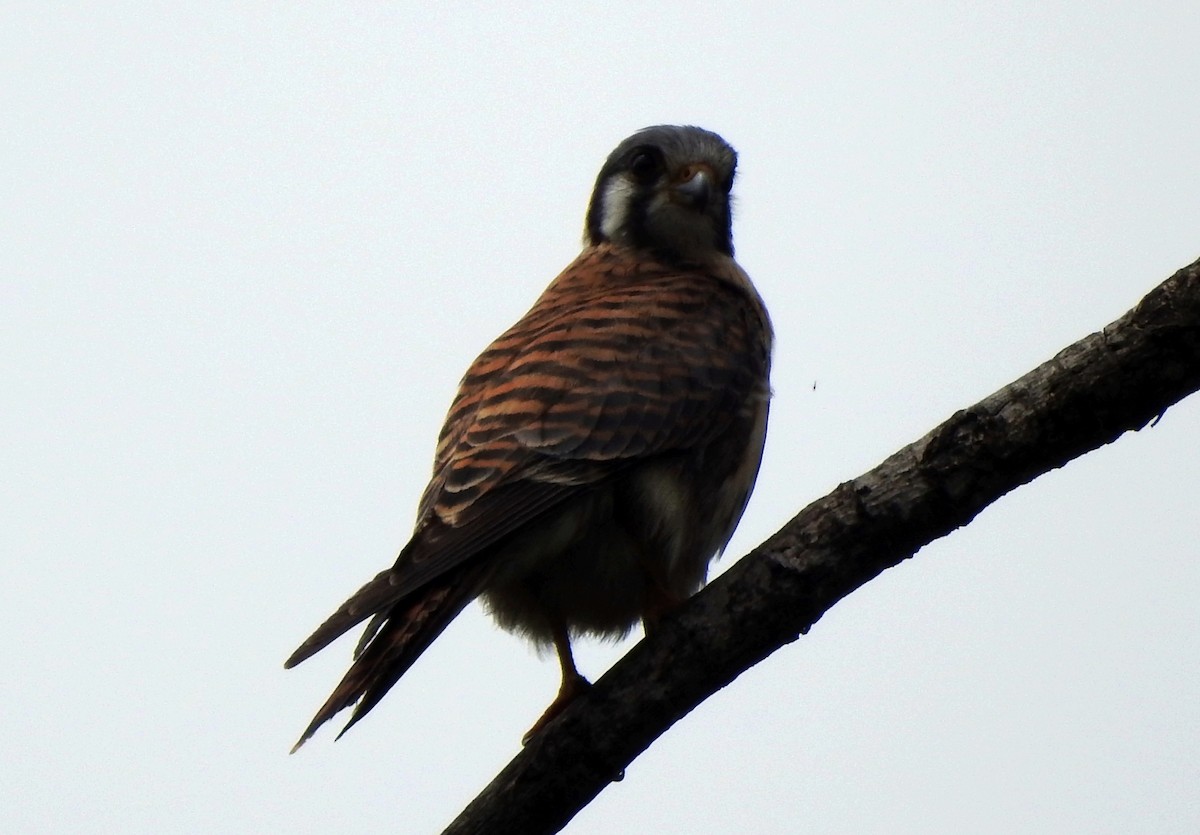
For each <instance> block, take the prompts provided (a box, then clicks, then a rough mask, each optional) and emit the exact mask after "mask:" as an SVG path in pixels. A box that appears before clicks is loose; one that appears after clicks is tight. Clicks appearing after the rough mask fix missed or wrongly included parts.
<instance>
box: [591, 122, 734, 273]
mask: <svg viewBox="0 0 1200 835" xmlns="http://www.w3.org/2000/svg"><path fill="white" fill-rule="evenodd" d="M736 167H737V153H736V152H735V151H734V150H733V148H731V147H730V146H729V144H728V143H727V142H726V141H725V140H724V139H722V138H721V137H719V136H717V134H715V133H712V132H711V131H707V130H704V129H702V128H696V127H690V126H685V127H680V126H675V125H660V126H658V127H652V128H644V129H643V130H640V131H638V132H637V133H635V134H634V135H633V136H630V137H629V138H628V139H626V140H625V141H624V142H622V143H621V144H620V145H618V146H617V147H616V149H615V150H614V151H613V152H612V153H611V154H609V157H608V159H607V160H606V161H605V163H604V167H603V168H601V169H600V175H599V176H598V177H597V178H596V188H595V190H594V191H593V192H592V200H591V204H590V205H589V207H588V213H587V226H586V230H585V234H584V241H585V243H587V244H589V245H596V244H601V243H606V242H611V243H615V244H620V245H624V246H630V247H634V248H638V249H645V250H650V251H652V252H653V253H654V254H655V255H656V256H658V257H662V258H666V259H669V260H672V261H690V262H703V261H706V260H708V259H709V258H711V257H712V256H713V255H715V254H718V253H719V254H722V255H733V234H732V228H731V224H732V216H731V213H730V206H729V202H730V197H729V192H730V189H732V187H733V175H734V170H735V168H736Z"/></svg>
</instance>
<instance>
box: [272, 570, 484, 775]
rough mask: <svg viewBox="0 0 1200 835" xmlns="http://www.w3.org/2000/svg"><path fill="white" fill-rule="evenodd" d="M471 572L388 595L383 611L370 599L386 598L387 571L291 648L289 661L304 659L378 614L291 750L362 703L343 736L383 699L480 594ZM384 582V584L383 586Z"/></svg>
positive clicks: (388, 584)
mask: <svg viewBox="0 0 1200 835" xmlns="http://www.w3.org/2000/svg"><path fill="white" fill-rule="evenodd" d="M467 573H468V572H466V571H463V570H459V571H452V572H450V573H449V574H448V575H446V576H444V577H442V578H439V579H438V580H437V581H435V582H433V583H429V584H428V585H425V586H423V587H422V588H420V589H418V590H417V591H415V592H412V593H411V594H409V595H407V596H406V597H404V598H403V599H401V600H398V601H395V602H391V601H389V602H390V603H391V605H390V606H389V605H387V604H386V603H385V604H384V605H385V606H387V608H386V609H384V610H383V611H380V610H379V608H378V607H376V608H374V609H372V608H371V606H370V604H371V603H372V602H376V601H378V600H379V599H381V598H382V597H383V593H384V591H385V590H386V588H394V587H392V586H391V583H390V582H389V579H388V577H387V576H386V575H388V574H389V572H387V571H385V572H383V573H382V574H380V575H379V576H377V577H376V578H375V579H374V580H372V581H371V582H370V583H367V584H366V585H365V586H363V587H362V588H361V589H360V590H359V591H358V593H356V594H355V595H354V597H352V598H350V600H348V601H347V602H346V603H345V604H344V605H343V606H342V607H341V609H339V610H338V611H337V612H335V613H334V614H333V616H332V617H330V618H329V620H327V621H325V623H323V624H322V625H321V626H320V627H319V628H318V629H317V631H316V632H314V633H313V635H312V637H310V638H309V639H308V640H307V641H305V642H304V643H303V644H302V645H301V646H300V648H299V649H297V650H296V652H295V653H293V654H292V657H291V658H289V659H288V660H287V662H286V663H285V664H284V666H285V667H293V666H295V665H296V664H299V663H300V662H301V661H303V660H304V659H306V658H308V657H309V656H311V655H312V654H313V653H315V652H317V651H318V650H320V649H321V648H323V647H325V646H327V645H328V644H329V643H330V642H332V641H333V640H334V639H335V638H337V637H338V636H339V635H341V634H342V633H344V632H345V631H347V630H348V629H350V628H352V627H353V626H354V625H355V624H357V623H360V622H361V621H363V620H365V619H366V618H367V617H369V616H370V615H372V614H374V615H375V619H374V620H373V621H372V622H371V625H370V627H369V628H368V630H367V633H366V634H365V635H364V636H363V640H362V641H360V642H359V647H358V649H357V650H356V652H355V660H354V663H353V664H352V665H351V666H350V669H349V670H348V671H347V672H346V675H345V676H343V678H342V680H341V682H339V683H338V686H337V687H336V688H334V691H333V693H332V694H331V695H330V696H329V698H328V699H327V700H326V701H325V704H323V705H322V706H321V709H320V710H318V711H317V715H316V716H314V717H313V720H312V722H311V723H309V725H308V727H307V728H306V729H305V730H304V733H303V734H302V735H301V736H300V739H299V740H298V741H297V742H296V744H295V745H294V746H293V747H292V753H295V752H296V751H297V750H298V749H299V748H300V746H301V745H303V744H304V743H305V742H306V741H307V740H308V739H309V737H311V736H312V735H313V734H314V733H315V732H316V730H317V728H319V727H321V725H323V724H325V723H326V722H328V721H329V720H330V719H332V718H333V717H334V716H335V715H336V714H337V713H339V712H341V711H342V710H344V709H345V708H348V707H350V706H351V705H355V704H357V707H355V710H354V714H353V715H352V716H351V717H350V721H349V722H347V723H346V726H345V727H344V728H342V730H341V732H340V733H338V739H340V738H341V737H342V734H344V733H346V731H348V730H350V728H351V727H352V726H353V725H354V724H355V723H357V722H358V721H359V720H360V719H362V718H363V717H364V716H366V715H367V714H368V713H369V712H370V711H371V708H373V707H375V705H376V704H378V703H379V700H380V699H382V698H383V696H384V694H385V693H387V691H388V690H390V689H391V688H392V685H394V684H395V683H396V682H397V681H399V680H400V677H401V676H402V675H404V673H406V672H407V671H408V669H409V668H410V667H411V666H412V665H413V663H414V662H415V661H416V660H417V658H419V657H420V655H421V653H423V652H424V651H425V650H426V649H428V647H429V645H430V644H431V643H433V641H434V639H435V638H437V636H438V635H440V634H441V633H442V631H443V630H445V628H446V627H447V626H449V625H450V621H452V620H454V618H455V617H456V616H457V615H458V613H459V612H461V611H462V610H463V609H464V608H466V606H467V604H468V603H470V602H471V601H472V600H473V599H474V598H475V596H476V594H477V591H476V589H475V587H474V585H475V584H474V583H473V582H471V580H472V579H473V578H471V577H469V576H464V574H467ZM380 584H383V585H384V588H379V587H378V586H379V585H380ZM352 604H353V605H352Z"/></svg>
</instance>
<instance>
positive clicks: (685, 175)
mask: <svg viewBox="0 0 1200 835" xmlns="http://www.w3.org/2000/svg"><path fill="white" fill-rule="evenodd" d="M715 183H716V177H715V176H714V175H713V172H712V169H711V168H709V167H708V166H707V165H704V164H703V163H690V164H688V165H685V166H684V167H683V168H682V169H680V171H679V175H678V177H676V179H675V182H674V183H673V184H672V185H671V197H672V199H674V200H675V201H676V202H677V203H682V204H683V205H685V206H688V207H689V208H692V209H697V210H701V209H704V207H706V206H707V205H708V202H709V200H710V199H711V198H712V193H713V188H714V187H715Z"/></svg>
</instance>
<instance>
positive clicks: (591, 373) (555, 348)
mask: <svg viewBox="0 0 1200 835" xmlns="http://www.w3.org/2000/svg"><path fill="white" fill-rule="evenodd" d="M736 163H737V155H736V154H735V152H734V150H733V148H731V147H730V146H729V145H728V144H727V143H726V142H725V141H724V140H723V139H722V138H721V137H719V136H717V135H716V134H715V133H711V132H709V131H706V130H702V129H700V128H696V127H676V126H660V127H652V128H646V129H644V130H641V131H639V132H637V133H635V134H634V135H633V136H630V137H629V138H628V139H626V140H625V141H624V142H622V143H621V144H620V145H618V146H617V148H616V149H615V150H614V151H613V152H612V154H611V155H609V157H608V159H607V161H606V162H605V163H604V166H603V168H601V170H600V175H599V177H598V178H597V180H596V186H595V190H594V191H593V193H592V198H591V203H590V205H589V207H588V212H587V222H586V229H585V234H584V249H583V252H582V253H580V255H579V257H578V258H576V259H575V261H574V262H573V263H572V264H571V265H570V266H568V267H567V268H566V270H564V271H563V272H562V274H561V275H559V276H558V278H556V279H555V280H554V281H553V282H552V283H551V284H550V286H549V287H548V288H546V291H545V292H544V293H543V294H542V296H541V298H540V299H538V301H537V303H536V304H535V305H534V306H533V308H532V309H531V310H530V311H529V312H528V313H526V314H525V316H524V317H523V318H522V319H521V320H520V321H519V322H517V323H516V324H515V325H513V326H512V327H511V328H509V330H508V331H507V332H505V333H504V334H503V335H502V336H500V338H499V339H497V340H496V341H495V342H493V343H492V344H491V345H490V346H489V347H488V348H487V350H485V351H484V352H483V354H481V355H480V356H479V358H478V359H477V360H475V362H474V363H473V364H472V365H471V367H470V369H469V370H468V371H467V373H466V376H465V377H463V380H462V383H461V385H460V386H459V389H458V393H457V395H456V396H455V398H454V402H453V404H452V405H451V407H450V413H449V414H448V415H447V417H446V424H445V426H444V427H443V428H442V432H441V436H440V437H439V439H438V445H437V452H436V455H435V457H434V466H433V478H432V480H431V481H430V482H429V486H428V487H426V489H425V493H424V495H423V496H422V498H421V502H420V505H419V507H418V510H417V523H416V528H415V531H414V532H413V536H412V539H411V540H410V541H409V543H408V544H407V545H406V546H405V547H404V549H403V550H402V551H401V552H400V556H399V557H398V558H397V560H396V563H395V565H393V566H392V567H391V568H389V569H387V570H386V571H383V572H381V573H380V574H379V575H378V576H376V577H375V579H373V580H371V581H370V582H369V583H367V584H366V585H365V586H363V587H362V588H361V589H359V591H358V592H356V593H355V594H354V595H353V596H352V597H351V598H350V599H349V600H347V601H346V602H345V603H344V604H343V605H342V607H341V608H340V609H338V610H337V612H335V613H334V614H333V615H332V616H331V617H330V618H329V619H328V620H327V621H326V622H325V623H324V624H322V625H321V627H320V628H319V629H317V631H316V632H314V633H313V634H312V636H311V637H310V638H309V639H308V640H307V641H305V642H304V643H303V644H302V645H301V646H300V648H299V649H297V650H296V652H295V653H294V654H293V655H292V657H291V658H289V659H288V660H287V663H286V664H285V666H286V667H292V666H294V665H296V664H298V663H300V662H301V661H303V660H304V659H306V658H308V657H309V656H311V655H312V654H313V653H315V652H317V651H318V650H320V649H322V648H323V647H325V646H326V645H328V644H329V643H330V642H331V641H333V640H334V639H335V638H337V637H338V636H340V635H341V634H343V633H344V632H346V631H347V630H349V629H351V628H352V627H354V626H355V625H356V624H358V623H361V622H362V621H364V620H366V619H367V618H372V621H371V623H370V624H369V625H368V627H367V630H366V632H365V634H364V635H363V638H362V640H360V642H359V644H358V649H357V651H356V653H355V660H354V662H353V664H352V666H351V667H350V670H349V671H348V672H347V673H346V675H345V677H344V678H343V679H342V681H341V683H340V684H338V686H337V688H336V689H335V690H334V691H333V694H332V695H331V696H330V697H329V699H328V701H326V702H325V704H324V705H323V706H322V707H321V709H320V710H319V711H318V712H317V715H316V717H315V718H314V719H313V720H312V724H310V725H309V726H308V728H307V729H306V730H305V731H304V734H303V735H302V736H301V737H300V741H299V742H297V743H296V747H297V748H299V747H300V745H302V744H303V743H304V741H305V740H307V739H308V738H309V737H310V736H312V734H313V732H314V731H315V730H316V729H317V728H318V727H319V726H320V725H321V724H323V723H324V722H326V721H328V720H329V719H330V718H332V717H333V716H334V715H335V714H336V713H338V712H339V711H341V710H342V709H344V708H347V707H350V706H352V705H357V707H356V709H355V711H354V714H353V715H352V717H351V719H350V721H349V723H347V725H346V727H345V728H344V729H343V730H342V733H345V732H346V730H348V729H349V728H350V727H351V726H352V725H354V724H355V723H356V722H357V721H358V720H359V719H361V718H362V717H363V716H364V715H366V714H367V713H368V712H369V711H370V710H371V708H373V707H374V706H375V705H376V704H377V703H378V702H379V700H380V699H381V698H383V695H384V694H385V693H387V691H388V690H389V689H390V688H391V687H392V685H393V684H395V683H396V681H397V680H399V678H400V676H402V675H403V674H404V673H405V672H406V671H407V670H408V669H409V667H411V666H412V664H413V662H415V661H416V660H417V658H418V657H419V656H420V655H421V653H422V652H424V651H425V650H426V649H427V648H428V647H429V645H430V644H431V643H432V642H433V640H434V639H435V638H436V637H437V636H438V635H439V634H441V632H442V630H444V629H445V628H446V626H447V625H448V624H449V623H450V621H451V620H453V619H454V617H455V616H456V615H457V614H458V613H459V612H461V611H462V610H463V608H464V607H465V606H466V605H467V604H468V603H470V602H471V601H472V600H474V599H475V598H476V597H482V598H483V601H484V604H485V606H486V608H487V609H488V610H489V611H490V613H491V614H492V616H493V617H494V618H495V619H496V621H497V622H498V623H499V624H500V626H502V627H503V628H505V629H507V630H509V631H512V632H517V633H519V634H522V635H525V636H526V637H528V638H530V639H532V640H533V641H534V642H535V643H537V644H538V645H541V646H550V645H552V646H553V647H554V648H555V650H556V652H557V654H558V660H559V662H560V664H561V666H562V686H561V688H560V689H559V693H558V697H557V698H556V699H555V700H554V702H553V703H552V704H551V705H550V707H549V708H548V709H547V710H546V712H545V714H544V715H543V716H542V718H541V719H539V720H538V723H537V724H536V725H534V727H533V729H531V730H530V732H529V734H527V735H526V737H525V738H526V739H528V738H529V736H531V735H532V734H534V733H535V732H537V731H538V730H539V729H540V728H541V727H542V726H543V725H545V724H546V723H547V722H549V721H550V720H551V719H552V718H553V717H554V716H555V715H557V714H558V712H559V711H561V710H562V708H563V707H565V706H566V705H567V703H569V702H570V700H571V699H572V698H574V697H575V696H576V695H578V694H579V693H580V692H581V691H582V690H584V689H586V688H587V687H588V686H589V685H588V683H587V681H586V680H585V679H584V678H583V677H582V676H581V675H580V674H579V673H578V671H577V670H576V669H575V663H574V661H573V659H572V657H571V645H570V639H571V637H572V636H578V635H595V636H610V637H620V636H623V635H625V634H626V633H628V632H629V630H630V629H631V628H632V627H633V626H634V625H635V624H636V623H637V622H638V621H639V620H640V621H642V622H643V624H644V625H645V626H646V628H647V629H648V630H649V629H650V628H652V627H653V625H654V624H655V622H656V620H657V619H659V618H660V617H661V616H662V615H663V614H665V613H666V612H668V611H670V610H671V609H672V608H673V607H675V606H677V605H678V604H679V603H681V602H682V601H683V600H685V599H686V598H687V597H689V596H690V595H691V594H693V593H694V592H695V591H696V590H697V589H699V588H700V586H701V585H703V583H704V580H705V576H706V574H707V570H708V564H709V562H710V561H711V560H712V559H713V558H714V557H716V556H717V555H718V554H719V553H720V552H721V550H722V549H723V548H724V547H725V545H726V543H728V541H729V538H730V536H731V535H732V534H733V529H734V527H736V525H737V523H738V520H739V519H740V518H741V516H742V511H743V510H744V509H745V507H746V501H747V499H748V498H749V496H750V491H751V489H752V488H753V487H754V480H755V477H756V476H757V474H758V467H759V461H760V459H761V457H762V448H763V438H764V434H765V432H766V426H767V405H768V401H769V399H770V387H769V383H768V372H769V367H770V355H771V341H772V334H771V324H770V320H769V319H768V317H767V312H766V309H765V308H764V307H763V303H762V300H761V299H760V298H759V295H758V293H757V292H756V291H755V289H754V286H753V285H752V284H751V282H750V278H749V277H748V276H747V275H746V273H745V272H744V271H743V270H742V268H741V267H739V266H738V265H737V263H736V262H735V261H734V260H733V240H732V233H731V215H730V189H731V188H732V186H733V177H734V169H735V167H736ZM293 750H295V749H293Z"/></svg>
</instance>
